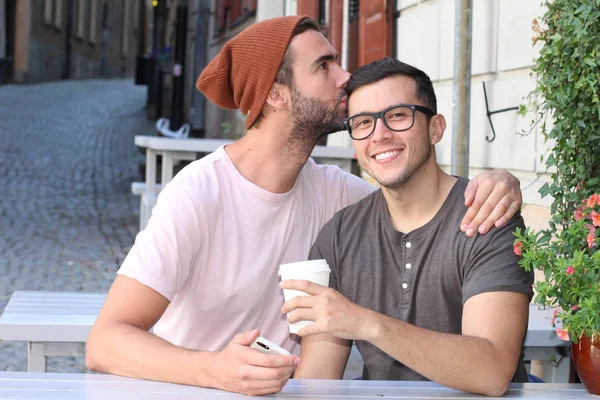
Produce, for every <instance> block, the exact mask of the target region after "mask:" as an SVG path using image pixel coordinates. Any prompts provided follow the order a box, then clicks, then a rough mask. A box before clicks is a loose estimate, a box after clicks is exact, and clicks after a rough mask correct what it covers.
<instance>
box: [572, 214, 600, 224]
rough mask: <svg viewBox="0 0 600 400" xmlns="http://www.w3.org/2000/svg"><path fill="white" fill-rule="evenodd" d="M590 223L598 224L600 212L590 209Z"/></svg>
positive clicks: (599, 222)
mask: <svg viewBox="0 0 600 400" xmlns="http://www.w3.org/2000/svg"><path fill="white" fill-rule="evenodd" d="M575 218H577V217H575ZM592 224H594V226H600V214H598V213H597V212H596V211H592Z"/></svg>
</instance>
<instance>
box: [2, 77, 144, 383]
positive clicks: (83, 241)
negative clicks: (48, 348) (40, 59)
mask: <svg viewBox="0 0 600 400" xmlns="http://www.w3.org/2000/svg"><path fill="white" fill-rule="evenodd" d="M145 102H146V88H145V87H142V86H135V85H134V84H133V81H132V80H106V81H64V82H55V83H44V84H36V85H20V86H17V85H8V86H0V116H1V117H0V310H2V309H3V308H4V306H5V305H6V303H7V302H8V299H9V297H10V295H11V294H12V292H13V291H14V290H18V289H25V290H63V291H87V292H99V291H102V292H105V291H107V290H108V288H109V287H110V283H111V282H112V280H113V279H114V277H115V273H116V271H117V269H118V266H119V265H120V264H121V262H122V260H123V258H124V256H125V255H126V254H127V251H128V250H129V248H130V247H131V245H132V244H133V241H134V238H135V234H136V233H137V227H138V218H139V197H136V196H133V195H132V194H131V190H130V187H131V186H130V185H131V182H132V181H134V180H136V179H138V178H137V174H138V172H137V165H138V163H139V162H143V159H144V156H143V154H142V153H139V152H138V150H137V148H136V147H135V146H134V144H133V137H134V136H135V135H136V134H152V133H153V132H154V131H155V130H154V129H153V123H152V122H151V121H147V120H146V118H145V112H144V109H143V107H144V105H145ZM26 357H27V350H26V346H25V344H21V343H19V344H15V343H1V342H0V370H9V371H13V370H14V371H17V370H26V365H27V364H26ZM48 369H49V371H53V372H57V371H64V372H79V371H84V370H85V366H84V362H83V357H78V358H71V357H55V358H50V360H49V364H48Z"/></svg>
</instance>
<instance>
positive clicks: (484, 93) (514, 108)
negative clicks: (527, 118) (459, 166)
mask: <svg viewBox="0 0 600 400" xmlns="http://www.w3.org/2000/svg"><path fill="white" fill-rule="evenodd" d="M481 83H482V84H483V97H485V111H486V115H487V117H488V120H489V121H490V126H491V127H492V138H491V139H490V137H489V136H486V137H485V140H487V141H488V142H489V143H492V142H493V141H494V140H495V139H496V130H495V129H494V123H493V122H492V115H493V114H498V113H503V112H506V111H513V110H518V109H519V107H508V108H501V109H499V110H495V111H490V107H489V105H488V98H487V90H486V89H485V82H481Z"/></svg>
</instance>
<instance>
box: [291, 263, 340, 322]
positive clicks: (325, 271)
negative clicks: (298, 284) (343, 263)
mask: <svg viewBox="0 0 600 400" xmlns="http://www.w3.org/2000/svg"><path fill="white" fill-rule="evenodd" d="M330 273H331V269H329V265H327V261H326V260H309V261H298V262H295V263H289V264H281V265H280V266H279V275H280V276H281V280H282V281H285V280H288V279H301V280H307V281H311V282H314V283H317V284H319V285H321V286H325V287H327V286H329V274H330ZM296 296H310V295H309V294H308V293H305V292H302V291H299V290H290V289H283V297H284V299H285V301H289V300H291V299H293V298H294V297H296ZM312 323H313V321H298V322H296V323H294V324H289V327H290V332H291V333H298V331H299V330H300V329H302V328H304V327H306V326H308V325H310V324H312Z"/></svg>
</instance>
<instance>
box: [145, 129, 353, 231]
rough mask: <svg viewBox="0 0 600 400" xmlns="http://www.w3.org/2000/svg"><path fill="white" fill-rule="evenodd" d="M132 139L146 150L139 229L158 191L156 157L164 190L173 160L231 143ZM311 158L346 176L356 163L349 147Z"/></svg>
mask: <svg viewBox="0 0 600 400" xmlns="http://www.w3.org/2000/svg"><path fill="white" fill-rule="evenodd" d="M134 140H135V144H136V146H139V147H143V148H145V149H146V182H145V183H146V188H145V191H144V193H143V194H142V199H141V203H140V230H142V229H144V228H145V227H146V224H147V222H148V220H149V219H150V216H151V214H152V209H153V208H154V205H156V197H157V194H158V192H159V190H157V184H156V157H157V156H159V155H160V156H162V167H161V183H162V187H165V185H166V184H167V183H169V182H170V181H171V179H173V166H174V164H175V162H176V161H181V160H195V159H196V153H212V152H213V151H215V150H217V149H218V148H219V147H221V146H224V145H226V144H231V143H233V141H231V140H223V139H172V138H166V137H159V136H136V137H135V139H134ZM311 157H313V158H316V159H319V160H320V161H322V162H324V163H328V164H335V165H338V166H339V167H340V168H342V169H343V170H345V171H346V172H349V173H351V172H352V170H353V166H354V165H355V163H356V160H355V158H354V149H353V148H351V147H341V146H316V147H315V148H314V150H313V152H312V154H311Z"/></svg>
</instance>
